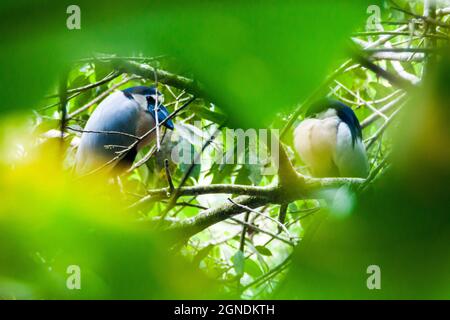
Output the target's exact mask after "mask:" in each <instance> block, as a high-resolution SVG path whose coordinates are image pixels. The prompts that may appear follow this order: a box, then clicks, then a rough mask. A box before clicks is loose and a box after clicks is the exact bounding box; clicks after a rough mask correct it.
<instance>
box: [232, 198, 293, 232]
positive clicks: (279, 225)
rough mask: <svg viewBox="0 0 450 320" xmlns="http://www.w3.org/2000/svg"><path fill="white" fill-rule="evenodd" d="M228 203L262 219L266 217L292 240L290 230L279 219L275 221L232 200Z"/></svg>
mask: <svg viewBox="0 0 450 320" xmlns="http://www.w3.org/2000/svg"><path fill="white" fill-rule="evenodd" d="M228 201H230V202H231V203H232V204H234V205H236V206H239V207H241V208H242V209H245V210H247V211H250V212H253V213H256V214H257V215H259V216H261V217H264V218H266V219H269V220H271V221H273V222H275V223H276V224H277V225H278V227H280V228H281V229H283V231H284V232H286V234H287V235H288V236H289V238H290V239H291V238H292V235H291V234H290V233H289V230H288V229H287V228H286V226H285V225H284V224H282V223H280V221H278V220H277V219H274V218H272V217H271V216H269V215H267V214H264V213H262V212H259V211H256V210H254V209H252V208H249V207H247V206H245V205H242V204H239V203H236V202H234V201H233V200H232V199H231V198H228Z"/></svg>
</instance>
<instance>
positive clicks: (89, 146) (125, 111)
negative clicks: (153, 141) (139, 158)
mask: <svg viewBox="0 0 450 320" xmlns="http://www.w3.org/2000/svg"><path fill="white" fill-rule="evenodd" d="M139 112H140V110H139V105H138V103H137V102H136V101H134V100H132V99H128V98H127V97H125V96H124V94H123V93H122V92H120V91H117V92H115V93H113V94H111V95H110V96H108V97H107V98H106V99H105V100H103V101H102V102H101V103H100V104H99V106H98V107H97V109H95V111H94V112H93V113H92V115H91V117H90V118H89V120H88V122H87V124H86V127H85V129H84V131H94V132H96V133H88V132H84V133H83V134H82V137H81V140H80V144H79V146H78V151H77V157H76V162H77V163H76V171H77V173H78V174H86V173H89V172H91V171H92V170H95V169H97V168H99V167H101V166H102V165H104V164H105V163H107V162H108V161H111V160H112V159H114V158H115V157H117V155H118V152H120V151H122V150H124V149H126V148H127V147H129V146H131V145H132V144H133V142H134V141H135V139H134V138H133V137H131V136H126V135H123V134H112V133H111V132H114V131H116V132H122V133H126V134H130V135H136V124H137V123H138V117H139ZM99 132H110V133H99ZM124 155H125V154H124ZM116 163H117V161H114V164H116ZM114 164H112V165H111V166H110V167H111V168H112V167H113V166H114Z"/></svg>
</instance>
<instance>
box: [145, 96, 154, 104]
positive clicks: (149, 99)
mask: <svg viewBox="0 0 450 320" xmlns="http://www.w3.org/2000/svg"><path fill="white" fill-rule="evenodd" d="M147 103H150V104H155V98H153V96H147Z"/></svg>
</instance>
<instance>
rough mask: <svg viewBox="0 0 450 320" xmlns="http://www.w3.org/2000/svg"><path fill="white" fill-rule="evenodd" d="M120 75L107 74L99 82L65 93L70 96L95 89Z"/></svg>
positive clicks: (54, 95)
mask: <svg viewBox="0 0 450 320" xmlns="http://www.w3.org/2000/svg"><path fill="white" fill-rule="evenodd" d="M121 74H122V73H121V72H118V71H113V72H111V73H110V74H108V75H107V76H106V77H104V78H103V79H101V80H99V81H97V82H94V83H90V84H88V85H85V86H82V87H78V88H73V89H68V90H67V93H68V94H70V93H81V92H83V91H86V90H89V89H93V88H96V87H98V86H101V85H102V84H105V83H107V82H110V81H111V80H113V79H115V78H117V77H118V76H120V75H121ZM57 96H58V95H57V94H52V95H49V96H46V97H45V98H55V97H57Z"/></svg>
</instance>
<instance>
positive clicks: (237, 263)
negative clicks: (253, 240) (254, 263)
mask: <svg viewBox="0 0 450 320" xmlns="http://www.w3.org/2000/svg"><path fill="white" fill-rule="evenodd" d="M231 261H233V266H234V270H235V271H236V274H237V275H238V276H239V277H241V276H242V275H243V274H244V267H245V256H244V252H242V251H241V250H238V251H237V252H236V254H235V255H234V256H233V257H232V258H231Z"/></svg>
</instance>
